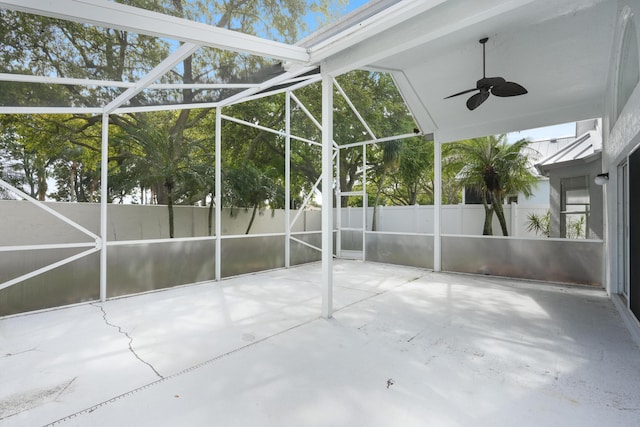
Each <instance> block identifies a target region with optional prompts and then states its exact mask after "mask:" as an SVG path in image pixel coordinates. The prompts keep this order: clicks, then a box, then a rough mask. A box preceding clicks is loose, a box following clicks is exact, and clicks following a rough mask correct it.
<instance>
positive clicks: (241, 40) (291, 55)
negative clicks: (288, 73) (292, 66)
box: [0, 0, 309, 63]
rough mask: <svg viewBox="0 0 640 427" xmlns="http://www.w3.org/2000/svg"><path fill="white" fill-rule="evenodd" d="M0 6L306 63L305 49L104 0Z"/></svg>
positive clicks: (3, 2)
mask: <svg viewBox="0 0 640 427" xmlns="http://www.w3.org/2000/svg"><path fill="white" fill-rule="evenodd" d="M0 7H4V8H7V9H12V10H17V11H20V12H26V13H31V14H34V15H42V16H48V17H51V18H58V19H64V20H67V21H75V22H83V23H86V24H92V25H96V26H99V27H106V28H114V29H118V30H124V31H130V32H133V33H137V34H145V35H148V36H152V37H159V38H168V39H172V40H179V41H181V42H185V43H193V44H197V45H199V46H208V47H213V48H217V49H223V50H230V51H234V52H242V53H248V54H252V55H259V56H266V57H269V58H274V59H279V60H283V61H291V62H296V63H306V62H307V61H308V60H309V53H308V52H307V50H306V49H305V48H302V47H299V46H290V45H287V44H284V43H279V42H275V41H271V40H266V39H262V38H260V37H256V36H252V35H249V34H243V33H240V32H237V31H231V30H227V29H224V28H217V27H214V26H212V25H207V24H203V23H201V22H196V21H190V20H188V19H183V18H177V17H173V16H168V15H164V14H162V13H158V12H152V11H148V10H145V9H140V8H137V7H133V6H127V5H124V4H120V3H116V2H112V1H105V0H55V1H54V0H49V1H43V0H0Z"/></svg>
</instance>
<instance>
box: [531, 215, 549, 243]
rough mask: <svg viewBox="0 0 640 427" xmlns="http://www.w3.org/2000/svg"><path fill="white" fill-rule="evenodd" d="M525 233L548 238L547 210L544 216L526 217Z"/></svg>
mask: <svg viewBox="0 0 640 427" xmlns="http://www.w3.org/2000/svg"><path fill="white" fill-rule="evenodd" d="M527 231H529V232H532V231H533V232H535V233H536V235H542V236H545V237H549V235H550V234H551V212H549V211H548V210H547V213H545V214H544V215H536V214H534V213H529V215H527Z"/></svg>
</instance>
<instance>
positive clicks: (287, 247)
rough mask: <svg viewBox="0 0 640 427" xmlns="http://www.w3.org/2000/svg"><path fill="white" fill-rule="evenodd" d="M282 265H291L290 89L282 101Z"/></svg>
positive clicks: (286, 266) (287, 266)
mask: <svg viewBox="0 0 640 427" xmlns="http://www.w3.org/2000/svg"><path fill="white" fill-rule="evenodd" d="M284 108H285V112H284V131H285V137H284V203H285V205H284V233H285V237H284V238H285V241H284V266H285V268H289V267H290V265H291V91H287V92H286V94H285V102H284Z"/></svg>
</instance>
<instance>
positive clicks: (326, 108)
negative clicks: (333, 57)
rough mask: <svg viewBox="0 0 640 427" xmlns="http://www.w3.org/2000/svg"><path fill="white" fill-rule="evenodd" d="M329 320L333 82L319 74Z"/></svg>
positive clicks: (329, 314) (324, 295) (330, 310)
mask: <svg viewBox="0 0 640 427" xmlns="http://www.w3.org/2000/svg"><path fill="white" fill-rule="evenodd" d="M323 68H324V67H323ZM332 316H333V79H332V78H331V76H330V75H329V74H327V73H326V72H325V71H324V70H322V317H324V318H325V319H329V318H331V317H332Z"/></svg>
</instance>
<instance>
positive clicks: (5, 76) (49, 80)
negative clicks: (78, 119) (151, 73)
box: [0, 73, 260, 90]
mask: <svg viewBox="0 0 640 427" xmlns="http://www.w3.org/2000/svg"><path fill="white" fill-rule="evenodd" d="M0 81H1V82H18V83H42V84H55V85H74V86H85V87H86V86H99V87H121V88H130V87H135V86H136V83H134V82H122V81H117V80H95V79H75V78H71V77H54V76H33V75H30V74H29V75H26V74H12V73H0ZM259 86H260V85H259V84H257V83H154V84H151V85H149V86H147V88H148V89H158V90H173V89H178V90H180V89H247V88H252V87H259Z"/></svg>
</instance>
